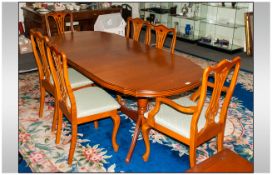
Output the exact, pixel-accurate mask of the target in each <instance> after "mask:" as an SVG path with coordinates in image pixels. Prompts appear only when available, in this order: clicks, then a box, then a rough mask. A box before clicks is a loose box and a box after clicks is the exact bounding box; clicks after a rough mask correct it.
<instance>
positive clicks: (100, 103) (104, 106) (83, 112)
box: [74, 87, 120, 118]
mask: <svg viewBox="0 0 272 175" xmlns="http://www.w3.org/2000/svg"><path fill="white" fill-rule="evenodd" d="M74 95H75V100H76V108H77V117H78V118H82V117H86V116H90V115H94V114H98V113H102V112H106V111H111V110H116V109H118V108H120V105H119V103H117V101H116V100H115V99H114V98H113V97H112V96H110V95H109V94H108V93H107V92H106V91H104V90H103V89H101V88H99V87H88V88H83V89H79V90H77V91H75V92H74Z"/></svg>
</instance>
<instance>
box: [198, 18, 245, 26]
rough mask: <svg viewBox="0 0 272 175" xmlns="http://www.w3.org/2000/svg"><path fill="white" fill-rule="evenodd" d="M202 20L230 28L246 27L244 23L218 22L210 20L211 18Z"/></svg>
mask: <svg viewBox="0 0 272 175" xmlns="http://www.w3.org/2000/svg"><path fill="white" fill-rule="evenodd" d="M200 22H204V23H209V24H213V25H218V26H222V27H228V28H240V27H244V25H241V24H233V23H220V22H217V21H216V20H210V19H204V20H201V21H200Z"/></svg>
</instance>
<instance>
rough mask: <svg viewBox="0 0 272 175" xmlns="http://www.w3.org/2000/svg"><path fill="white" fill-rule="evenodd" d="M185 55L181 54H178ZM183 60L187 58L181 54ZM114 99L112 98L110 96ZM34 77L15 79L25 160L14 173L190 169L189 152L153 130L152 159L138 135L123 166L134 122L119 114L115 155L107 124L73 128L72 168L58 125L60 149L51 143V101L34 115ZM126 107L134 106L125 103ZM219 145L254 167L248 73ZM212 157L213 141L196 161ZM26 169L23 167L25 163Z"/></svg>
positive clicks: (238, 89)
mask: <svg viewBox="0 0 272 175" xmlns="http://www.w3.org/2000/svg"><path fill="white" fill-rule="evenodd" d="M183 55H184V54H183ZM185 56H186V55H185ZM187 58H188V59H191V60H192V61H194V62H196V63H197V64H199V65H201V66H203V67H206V66H208V65H210V64H214V63H213V62H211V61H209V62H208V61H205V60H202V59H198V58H195V57H192V56H187ZM111 93H112V95H113V96H114V93H113V92H111ZM39 97H40V93H39V83H38V73H37V72H31V73H25V74H20V75H19V152H20V153H21V155H22V156H23V158H24V161H22V163H21V164H19V172H28V171H29V169H27V168H30V169H31V171H32V172H184V171H186V170H187V169H188V168H189V159H188V147H187V146H186V145H184V144H182V143H179V142H176V141H175V140H173V139H171V138H169V137H166V136H165V135H162V134H160V133H158V132H156V131H153V130H152V131H151V132H150V141H151V155H150V157H149V161H148V162H144V161H143V160H142V158H141V156H142V154H143V153H144V151H145V146H144V143H143V140H142V138H141V136H140V137H139V140H138V142H137V145H136V147H135V151H134V154H133V156H132V159H131V162H130V163H129V164H127V163H125V161H124V160H125V156H126V154H127V151H128V148H129V145H130V142H131V138H132V134H133V131H134V127H135V123H134V122H133V121H132V120H130V119H129V118H128V117H127V116H126V115H124V114H122V113H119V115H120V117H121V124H120V128H119V131H118V134H117V142H118V143H119V146H120V147H119V151H118V152H117V153H115V152H114V151H113V149H112V146H111V132H112V126H113V125H112V121H111V119H104V120H100V121H99V128H98V129H95V128H94V126H93V123H87V124H83V125H80V126H79V127H78V133H79V134H78V145H77V149H76V153H75V156H74V162H73V165H72V166H68V165H67V156H68V149H69V146H70V144H69V140H70V125H69V122H68V121H67V120H65V122H64V124H63V128H65V129H64V130H63V132H62V133H63V135H62V140H61V144H59V145H56V144H55V134H54V133H51V131H50V129H51V122H52V116H53V111H54V108H53V105H54V98H53V97H51V96H49V95H47V97H46V104H45V112H44V117H43V118H41V119H40V118H38V110H39ZM128 104H129V106H130V107H131V108H136V104H135V101H133V100H129V99H128ZM224 146H225V147H227V148H229V149H231V150H233V151H234V152H236V153H238V154H239V155H241V156H243V157H244V158H246V159H247V160H249V161H251V162H253V74H251V73H247V72H243V71H240V73H239V78H238V83H237V86H236V89H235V91H234V95H233V97H232V101H231V103H230V107H229V111H228V118H227V125H226V131H225V139H224ZM215 153H216V142H215V139H212V140H210V141H209V142H207V143H205V144H203V145H201V146H199V147H198V149H197V162H198V163H199V162H201V161H203V160H205V159H207V158H208V157H209V156H211V155H213V154H215ZM25 163H26V164H27V165H28V166H27V167H25V166H26V164H25Z"/></svg>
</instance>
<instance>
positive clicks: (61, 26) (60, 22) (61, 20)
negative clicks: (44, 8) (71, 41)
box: [45, 11, 74, 37]
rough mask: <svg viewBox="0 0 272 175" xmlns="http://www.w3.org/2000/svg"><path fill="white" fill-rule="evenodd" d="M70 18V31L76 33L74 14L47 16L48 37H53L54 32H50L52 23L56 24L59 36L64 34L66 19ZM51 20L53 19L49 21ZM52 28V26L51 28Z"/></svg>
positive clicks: (64, 13)
mask: <svg viewBox="0 0 272 175" xmlns="http://www.w3.org/2000/svg"><path fill="white" fill-rule="evenodd" d="M66 16H69V17H70V31H72V32H73V31H74V27H73V14H72V13H71V12H65V11H61V12H51V13H48V14H46V16H45V20H46V29H47V35H48V36H49V37H50V36H52V31H51V30H50V21H51V22H55V26H56V29H57V32H58V34H61V33H64V31H65V17H66ZM49 19H53V21H52V20H49ZM51 28H52V26H51Z"/></svg>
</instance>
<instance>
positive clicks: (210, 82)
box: [190, 57, 240, 141]
mask: <svg viewBox="0 0 272 175" xmlns="http://www.w3.org/2000/svg"><path fill="white" fill-rule="evenodd" d="M239 69H240V57H235V58H233V59H232V60H226V59H225V60H223V61H221V62H219V63H218V64H217V65H215V66H209V67H207V68H206V69H205V70H204V73H203V77H202V85H201V88H200V96H199V100H198V104H197V106H196V110H195V112H194V114H193V118H192V123H191V134H190V135H191V137H192V136H193V137H195V136H196V135H198V137H199V138H202V139H203V141H205V140H207V139H209V138H211V137H213V136H214V135H215V134H216V133H218V131H219V130H221V129H222V127H223V128H224V127H225V122H226V116H227V110H228V106H229V103H230V100H231V97H232V94H233V91H234V88H235V85H236V82H237V77H238V73H239ZM211 75H212V76H211ZM208 87H211V88H212V92H211V98H210V100H209V104H208V106H207V110H206V111H202V110H203V106H204V102H205V100H206V96H207V89H208ZM222 92H224V93H222ZM223 94H225V96H223ZM220 99H221V100H220ZM220 101H222V103H220ZM202 112H205V119H206V122H205V126H204V128H202V129H201V130H200V131H199V132H198V129H197V124H198V120H199V116H200V114H201V113H202ZM218 116H219V121H218V123H217V122H216V117H218Z"/></svg>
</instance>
